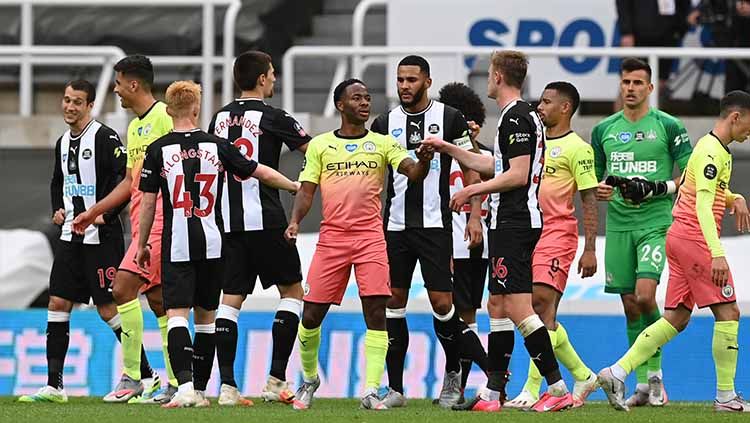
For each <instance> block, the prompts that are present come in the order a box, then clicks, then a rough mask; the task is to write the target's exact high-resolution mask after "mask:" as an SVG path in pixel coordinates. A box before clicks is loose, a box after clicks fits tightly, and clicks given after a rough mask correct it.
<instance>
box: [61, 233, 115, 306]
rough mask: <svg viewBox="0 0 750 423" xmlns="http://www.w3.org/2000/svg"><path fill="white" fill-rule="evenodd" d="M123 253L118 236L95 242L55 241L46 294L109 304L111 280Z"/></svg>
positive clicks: (84, 301) (110, 301)
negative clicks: (91, 299) (90, 299)
mask: <svg viewBox="0 0 750 423" xmlns="http://www.w3.org/2000/svg"><path fill="white" fill-rule="evenodd" d="M123 255H125V245H124V242H123V240H122V237H119V236H118V237H113V238H110V239H104V240H102V242H101V243H100V244H98V245H90V244H83V243H79V242H68V241H61V240H58V242H56V245H55V261H54V262H53V263H52V271H51V273H50V276H49V295H54V296H55V297H60V298H63V299H66V300H68V301H72V302H74V303H82V304H88V302H89V298H93V299H94V304H96V305H103V304H110V303H112V301H113V300H112V281H113V280H115V273H117V267H118V266H119V265H120V262H121V261H122V257H123Z"/></svg>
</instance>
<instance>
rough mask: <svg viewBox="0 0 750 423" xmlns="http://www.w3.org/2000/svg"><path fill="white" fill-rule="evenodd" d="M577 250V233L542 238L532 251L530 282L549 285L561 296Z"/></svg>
mask: <svg viewBox="0 0 750 423" xmlns="http://www.w3.org/2000/svg"><path fill="white" fill-rule="evenodd" d="M576 250H578V233H569V234H566V235H563V236H554V237H548V236H543V237H542V238H541V239H540V240H539V242H538V243H537V245H536V248H535V249H534V255H533V257H532V280H533V281H534V283H539V284H544V285H549V286H550V287H551V288H552V289H554V290H555V291H557V292H559V293H560V294H563V293H564V292H565V286H566V285H567V284H568V274H569V272H570V266H571V265H572V264H573V260H575V257H576Z"/></svg>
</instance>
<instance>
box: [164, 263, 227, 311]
mask: <svg viewBox="0 0 750 423" xmlns="http://www.w3.org/2000/svg"><path fill="white" fill-rule="evenodd" d="M223 272H224V262H223V259H206V260H194V261H184V262H170V261H163V262H162V264H161V290H162V291H161V293H162V297H163V299H164V309H165V310H169V309H173V308H191V307H196V306H197V307H201V308H203V309H205V310H216V309H217V308H219V297H220V296H221V275H222V274H223Z"/></svg>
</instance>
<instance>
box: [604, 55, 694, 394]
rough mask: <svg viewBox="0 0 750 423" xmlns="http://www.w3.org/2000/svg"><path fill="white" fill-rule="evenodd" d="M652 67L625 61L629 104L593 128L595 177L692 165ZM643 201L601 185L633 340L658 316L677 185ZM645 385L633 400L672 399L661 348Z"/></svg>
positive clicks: (608, 267)
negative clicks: (657, 92) (656, 89)
mask: <svg viewBox="0 0 750 423" xmlns="http://www.w3.org/2000/svg"><path fill="white" fill-rule="evenodd" d="M652 90H653V84H652V83H651V67H650V66H649V65H648V64H646V63H644V62H643V61H641V60H638V59H633V58H629V59H624V60H623V61H622V67H621V69H620V94H621V96H622V99H623V102H624V109H623V110H622V111H620V112H618V113H615V114H614V115H612V116H610V117H608V118H606V119H604V120H603V121H601V122H599V123H598V124H597V125H596V126H595V127H594V129H593V131H592V134H591V146H592V147H593V149H594V167H595V170H596V177H597V179H598V180H599V181H602V180H603V178H604V174H605V173H607V174H608V175H613V176H619V177H625V178H631V177H641V178H646V179H648V180H650V181H667V180H669V179H672V178H673V170H674V165H675V163H676V164H677V165H678V167H679V168H680V171H683V170H684V169H685V166H686V165H687V161H688V158H689V157H690V152H691V151H692V148H691V146H690V139H689V137H688V134H687V132H686V131H685V127H684V126H683V125H682V122H680V121H679V120H678V119H677V118H674V117H672V116H670V115H668V114H666V113H664V112H662V111H660V110H657V109H651V108H649V105H648V97H649V95H650V94H651V91H652ZM666 186H667V189H666V190H665V191H664V192H660V193H658V195H655V196H654V198H652V199H650V200H649V201H647V202H644V203H643V204H638V205H634V204H629V203H627V202H625V201H624V199H623V198H622V195H621V194H620V193H619V192H618V193H615V194H614V195H613V189H612V187H611V186H609V185H607V184H605V183H600V185H599V189H598V192H597V195H598V196H599V198H600V199H603V200H611V201H610V203H609V206H608V208H607V232H606V246H605V249H604V267H605V272H606V276H605V281H606V283H605V287H604V292H608V293H612V294H620V298H621V299H622V305H623V308H624V309H625V318H626V319H627V334H628V342H629V343H630V344H631V345H632V344H633V342H635V339H636V338H637V337H638V334H640V333H641V331H642V330H643V329H644V328H646V327H648V326H650V325H651V324H653V323H654V322H656V321H657V320H659V317H660V313H659V307H658V306H657V304H656V286H657V284H658V283H659V278H660V277H661V272H662V270H663V269H664V260H665V258H666V255H665V254H664V242H665V238H666V234H667V229H668V228H669V225H670V224H671V223H672V216H671V215H670V208H671V206H672V195H671V194H672V193H674V192H675V190H676V183H675V182H673V181H667V185H666ZM636 375H637V379H638V385H637V387H636V390H635V392H634V393H633V395H632V396H631V397H630V398H629V399H628V405H629V406H641V405H647V404H648V405H652V406H662V405H664V404H665V403H666V402H667V399H668V398H667V396H666V392H665V391H664V384H663V379H662V371H661V350H658V351H656V353H655V354H654V357H652V359H650V360H648V364H644V365H643V366H641V367H640V368H639V369H638V371H637V372H636Z"/></svg>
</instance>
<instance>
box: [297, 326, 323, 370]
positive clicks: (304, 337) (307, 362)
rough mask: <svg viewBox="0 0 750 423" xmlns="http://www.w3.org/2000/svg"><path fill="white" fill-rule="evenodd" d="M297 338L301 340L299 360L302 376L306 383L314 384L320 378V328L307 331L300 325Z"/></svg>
mask: <svg viewBox="0 0 750 423" xmlns="http://www.w3.org/2000/svg"><path fill="white" fill-rule="evenodd" d="M297 338H299V358H300V360H301V361H302V374H303V376H304V378H305V381H306V382H312V381H314V380H315V379H316V378H317V377H318V349H320V326H318V327H317V328H313V329H307V328H306V327H305V326H304V325H303V324H302V323H300V324H299V330H298V331H297Z"/></svg>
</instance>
